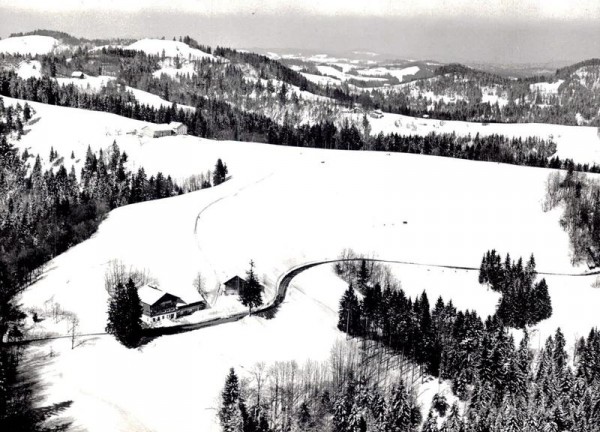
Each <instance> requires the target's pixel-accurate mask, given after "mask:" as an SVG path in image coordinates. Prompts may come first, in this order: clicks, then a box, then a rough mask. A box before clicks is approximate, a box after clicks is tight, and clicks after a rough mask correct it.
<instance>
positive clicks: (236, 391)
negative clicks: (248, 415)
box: [219, 368, 244, 432]
mask: <svg viewBox="0 0 600 432" xmlns="http://www.w3.org/2000/svg"><path fill="white" fill-rule="evenodd" d="M241 404H242V399H241V395H240V384H239V380H238V377H237V375H236V373H235V370H234V369H233V368H231V369H230V370H229V374H228V375H227V378H226V380H225V387H224V388H223V391H222V392H221V409H220V410H219V421H220V422H221V428H222V429H223V432H243V427H244V420H243V417H242V410H241V409H240V405H241Z"/></svg>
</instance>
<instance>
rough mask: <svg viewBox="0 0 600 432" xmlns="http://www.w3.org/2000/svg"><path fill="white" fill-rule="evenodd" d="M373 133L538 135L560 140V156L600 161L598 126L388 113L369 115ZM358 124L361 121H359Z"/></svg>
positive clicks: (558, 151)
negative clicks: (494, 121) (441, 118)
mask: <svg viewBox="0 0 600 432" xmlns="http://www.w3.org/2000/svg"><path fill="white" fill-rule="evenodd" d="M348 116H350V117H352V118H353V120H354V121H356V122H359V121H360V120H361V119H362V115H361V114H348ZM369 122H370V124H371V133H372V134H373V135H377V134H379V133H380V132H383V133H384V134H388V133H397V134H400V135H427V134H429V133H431V132H435V133H453V132H454V133H456V134H457V135H460V136H466V135H469V134H470V135H471V136H473V137H474V136H475V135H476V134H480V135H481V136H486V135H492V134H502V135H505V136H507V137H523V138H525V137H528V136H537V137H539V138H543V139H551V140H552V141H554V142H555V143H556V144H557V153H556V156H558V157H560V158H561V159H563V158H570V159H573V160H574V161H575V162H579V163H593V162H595V163H597V164H600V134H599V130H598V128H597V127H591V126H564V125H555V124H543V123H516V124H514V123H512V124H506V123H474V122H463V121H451V120H435V119H428V118H418V117H408V116H404V115H401V114H390V113H384V116H383V117H381V118H371V117H369ZM357 124H358V123H357Z"/></svg>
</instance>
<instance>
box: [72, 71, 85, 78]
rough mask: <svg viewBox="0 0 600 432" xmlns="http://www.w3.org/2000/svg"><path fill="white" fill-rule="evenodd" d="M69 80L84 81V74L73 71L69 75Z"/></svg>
mask: <svg viewBox="0 0 600 432" xmlns="http://www.w3.org/2000/svg"><path fill="white" fill-rule="evenodd" d="M71 78H77V79H84V78H85V74H84V73H83V72H81V71H75V72H73V73H72V74H71Z"/></svg>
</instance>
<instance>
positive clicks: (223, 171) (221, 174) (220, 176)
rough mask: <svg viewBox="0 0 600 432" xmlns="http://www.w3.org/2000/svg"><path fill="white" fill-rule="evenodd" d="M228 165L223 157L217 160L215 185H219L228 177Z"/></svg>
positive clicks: (214, 173)
mask: <svg viewBox="0 0 600 432" xmlns="http://www.w3.org/2000/svg"><path fill="white" fill-rule="evenodd" d="M227 174H228V170H227V165H225V164H224V163H223V161H222V160H221V159H219V160H217V163H216V165H215V170H214V172H213V185H215V186H218V185H220V184H221V183H223V182H224V181H225V180H226V179H227Z"/></svg>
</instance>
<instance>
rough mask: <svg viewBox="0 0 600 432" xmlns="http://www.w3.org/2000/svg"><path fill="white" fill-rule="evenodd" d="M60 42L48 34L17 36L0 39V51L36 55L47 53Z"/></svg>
mask: <svg viewBox="0 0 600 432" xmlns="http://www.w3.org/2000/svg"><path fill="white" fill-rule="evenodd" d="M59 45H60V42H59V41H58V40H56V39H55V38H53V37H50V36H38V35H29V36H18V37H11V38H6V39H2V40H0V53H8V54H22V55H32V56H34V55H37V54H49V53H51V52H52V51H53V50H54V49H55V48H57V47H59Z"/></svg>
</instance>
